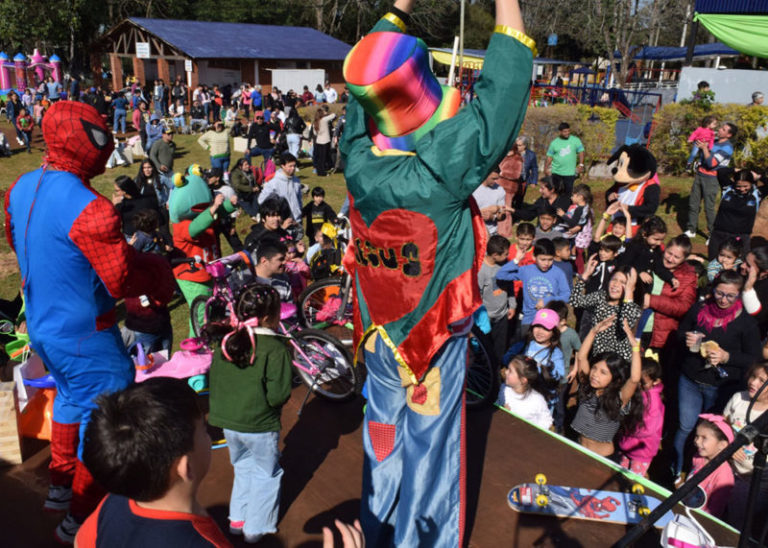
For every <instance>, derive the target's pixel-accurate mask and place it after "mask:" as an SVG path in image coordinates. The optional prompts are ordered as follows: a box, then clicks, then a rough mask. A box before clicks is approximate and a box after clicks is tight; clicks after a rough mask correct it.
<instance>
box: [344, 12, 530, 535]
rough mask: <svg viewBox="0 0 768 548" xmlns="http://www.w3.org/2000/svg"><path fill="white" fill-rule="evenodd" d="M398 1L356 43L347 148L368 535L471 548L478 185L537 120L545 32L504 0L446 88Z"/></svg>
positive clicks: (480, 252) (348, 64)
mask: <svg viewBox="0 0 768 548" xmlns="http://www.w3.org/2000/svg"><path fill="white" fill-rule="evenodd" d="M411 6H412V0H398V1H397V2H396V3H395V5H394V8H393V9H392V11H390V12H389V13H387V14H386V15H385V16H384V17H383V18H382V19H381V20H379V22H378V23H377V24H376V26H375V27H374V28H373V31H372V32H371V33H370V34H369V35H367V36H366V37H364V38H363V39H362V40H361V41H360V42H358V44H357V45H356V46H355V47H354V48H353V49H352V51H350V53H349V55H348V56H347V59H346V61H345V63H344V78H345V80H346V82H347V86H348V88H349V90H350V93H351V95H352V98H351V99H350V103H349V106H348V107H347V124H346V127H345V130H344V137H343V142H342V154H343V155H344V157H345V161H346V165H347V168H346V170H345V176H346V179H347V186H348V189H349V193H350V202H351V204H352V207H351V209H350V219H351V223H352V234H353V237H354V238H353V240H354V241H353V245H350V249H349V251H348V253H347V255H346V257H345V264H346V266H347V268H348V269H349V270H350V272H352V273H353V275H354V284H355V289H356V299H355V312H354V324H355V343H356V348H357V354H358V355H359V354H360V353H361V352H362V353H363V354H364V357H365V365H366V368H367V370H368V380H367V390H368V398H369V399H368V405H367V410H366V416H365V423H364V431H363V436H364V439H363V445H364V450H365V463H364V467H363V494H362V508H361V515H360V518H361V522H362V524H363V530H364V533H365V537H366V540H367V542H368V544H369V545H370V546H393V545H394V546H458V545H459V544H460V543H461V541H462V536H463V532H464V503H465V491H464V467H465V465H464V395H463V394H464V377H465V368H466V356H467V333H468V331H469V329H470V327H471V322H472V320H471V316H472V313H473V312H474V311H475V310H476V309H477V308H478V307H479V306H480V305H481V304H482V299H481V297H480V293H479V289H478V285H477V273H478V271H479V269H480V266H481V263H482V260H483V256H484V250H485V242H484V239H485V238H484V235H485V227H484V224H483V220H482V218H481V217H480V213H479V211H478V209H477V207H476V205H474V202H472V201H471V200H470V197H471V194H472V192H473V191H474V190H475V189H476V188H477V187H478V186H480V184H481V183H482V182H483V180H484V179H485V178H486V177H487V176H488V173H489V172H490V171H491V168H492V167H493V166H495V165H497V164H498V163H499V161H500V160H501V159H502V158H503V157H504V155H505V154H506V152H507V151H508V150H509V149H510V148H511V147H512V144H513V142H514V140H515V137H516V136H517V132H518V130H519V128H520V125H521V124H522V122H523V118H524V116H525V110H526V105H527V103H528V94H529V88H530V82H531V74H532V60H533V50H534V47H535V45H534V42H533V40H531V39H530V38H529V37H527V36H526V35H525V34H523V23H522V17H521V15H520V10H519V6H518V3H517V0H497V2H496V23H497V26H496V29H495V32H494V34H493V37H492V38H491V41H490V45H489V46H488V52H487V54H486V57H485V63H484V67H483V73H482V76H481V77H480V78H479V79H478V80H477V82H476V84H475V88H474V89H475V93H476V94H477V98H476V99H475V100H474V101H473V102H472V103H470V104H469V105H467V106H466V107H464V108H463V109H462V110H458V109H459V102H460V98H459V92H458V90H456V89H453V88H448V87H441V86H440V85H439V84H438V82H437V80H436V79H435V77H434V75H433V74H432V73H431V72H430V70H429V66H428V57H429V53H428V51H427V47H426V44H425V43H424V42H423V41H422V40H420V39H417V38H414V37H412V36H408V35H407V34H404V32H405V29H406V25H407V23H408V20H409V13H410V11H411Z"/></svg>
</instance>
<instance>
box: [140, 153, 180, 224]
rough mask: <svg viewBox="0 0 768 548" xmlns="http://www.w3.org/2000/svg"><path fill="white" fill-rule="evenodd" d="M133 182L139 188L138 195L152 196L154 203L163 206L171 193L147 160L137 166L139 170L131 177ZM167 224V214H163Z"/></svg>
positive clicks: (153, 166)
mask: <svg viewBox="0 0 768 548" xmlns="http://www.w3.org/2000/svg"><path fill="white" fill-rule="evenodd" d="M133 182H134V183H136V186H137V187H138V189H139V195H140V196H143V197H150V196H154V198H155V203H156V204H157V205H158V207H159V206H163V207H165V205H166V204H167V203H168V197H169V196H170V195H171V188H170V187H169V186H166V185H165V184H163V180H162V179H161V178H160V175H159V174H158V173H157V169H156V168H155V165H154V164H153V163H152V162H150V161H149V160H144V161H143V162H141V165H140V166H139V172H138V173H137V174H136V177H134V178H133ZM163 217H164V218H165V219H166V221H165V224H167V215H164V216H163Z"/></svg>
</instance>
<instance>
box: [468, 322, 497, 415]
mask: <svg viewBox="0 0 768 548" xmlns="http://www.w3.org/2000/svg"><path fill="white" fill-rule="evenodd" d="M498 391H499V367H498V364H497V363H496V358H495V357H494V353H493V346H492V345H491V341H490V340H489V339H488V336H487V335H486V334H485V333H483V332H482V331H481V330H480V328H479V327H477V326H476V325H475V326H473V327H472V331H471V332H470V334H469V351H468V352H467V398H466V401H467V407H478V406H481V405H484V404H486V403H489V402H491V401H493V400H494V399H495V398H496V396H497V394H498Z"/></svg>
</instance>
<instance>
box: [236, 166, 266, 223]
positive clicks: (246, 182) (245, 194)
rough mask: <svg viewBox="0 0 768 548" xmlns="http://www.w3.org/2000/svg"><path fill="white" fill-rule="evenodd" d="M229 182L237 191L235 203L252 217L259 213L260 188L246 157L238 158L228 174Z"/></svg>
mask: <svg viewBox="0 0 768 548" xmlns="http://www.w3.org/2000/svg"><path fill="white" fill-rule="evenodd" d="M229 184H230V186H231V187H232V188H233V189H234V190H235V192H236V193H237V203H238V205H239V206H240V207H242V208H243V210H244V211H245V212H246V213H247V214H248V215H250V216H251V217H252V218H254V220H255V218H256V215H258V213H259V204H258V201H259V192H260V191H261V189H260V188H259V186H258V185H257V184H256V180H255V178H254V176H253V173H252V172H251V164H250V162H249V161H248V158H240V159H239V160H238V161H237V163H236V164H235V167H234V168H233V169H232V172H231V173H230V174H229Z"/></svg>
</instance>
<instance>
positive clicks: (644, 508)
mask: <svg viewBox="0 0 768 548" xmlns="http://www.w3.org/2000/svg"><path fill="white" fill-rule="evenodd" d="M637 513H638V514H639V515H641V516H643V517H645V516H647V515H648V514H650V513H651V509H650V508H648V507H647V506H641V507H640V508H638V509H637Z"/></svg>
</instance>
